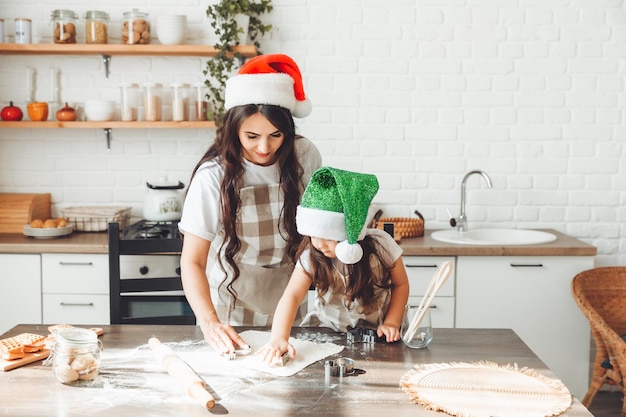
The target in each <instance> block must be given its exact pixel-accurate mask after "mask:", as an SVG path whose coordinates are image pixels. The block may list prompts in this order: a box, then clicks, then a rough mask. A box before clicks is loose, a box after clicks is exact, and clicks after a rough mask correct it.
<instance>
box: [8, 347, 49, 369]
mask: <svg viewBox="0 0 626 417" xmlns="http://www.w3.org/2000/svg"><path fill="white" fill-rule="evenodd" d="M49 355H50V350H49V349H42V350H40V351H39V352H35V353H27V354H26V355H25V356H24V357H23V358H20V359H14V360H12V361H5V360H4V359H0V368H2V370H3V371H10V370H11V369H15V368H19V367H20V366H24V365H28V364H29V363H33V362H37V361H40V360H43V359H46V358H47V357H48V356H49Z"/></svg>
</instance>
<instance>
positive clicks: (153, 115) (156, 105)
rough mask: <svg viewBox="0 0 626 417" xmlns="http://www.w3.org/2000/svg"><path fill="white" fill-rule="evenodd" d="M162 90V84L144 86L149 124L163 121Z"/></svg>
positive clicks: (145, 107)
mask: <svg viewBox="0 0 626 417" xmlns="http://www.w3.org/2000/svg"><path fill="white" fill-rule="evenodd" d="M161 90H162V86H161V84H155V83H145V84H144V109H145V112H146V121H148V122H158V121H159V120H161Z"/></svg>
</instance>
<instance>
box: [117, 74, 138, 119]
mask: <svg viewBox="0 0 626 417" xmlns="http://www.w3.org/2000/svg"><path fill="white" fill-rule="evenodd" d="M120 88H121V94H122V101H121V116H122V121H124V122H134V121H136V120H137V107H138V106H139V86H138V85H137V84H131V83H124V84H122V85H121V86H120Z"/></svg>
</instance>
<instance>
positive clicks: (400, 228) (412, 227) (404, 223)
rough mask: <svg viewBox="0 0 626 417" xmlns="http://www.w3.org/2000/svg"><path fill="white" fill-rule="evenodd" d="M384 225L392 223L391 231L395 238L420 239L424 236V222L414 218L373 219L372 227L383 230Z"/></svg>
mask: <svg viewBox="0 0 626 417" xmlns="http://www.w3.org/2000/svg"><path fill="white" fill-rule="evenodd" d="M385 223H393V230H394V233H395V234H396V236H399V237H401V238H404V237H420V236H424V220H423V219H416V218H414V217H381V218H379V219H378V220H376V219H374V224H373V227H374V228H377V229H383V226H384V224H385Z"/></svg>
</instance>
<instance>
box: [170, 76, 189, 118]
mask: <svg viewBox="0 0 626 417" xmlns="http://www.w3.org/2000/svg"><path fill="white" fill-rule="evenodd" d="M185 87H186V86H185V85H184V84H172V85H171V88H172V120H173V121H175V122H182V121H184V120H188V118H189V117H188V114H189V110H188V106H189V104H188V101H189V100H187V94H186V92H187V91H186V90H187V89H186V88H185Z"/></svg>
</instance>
